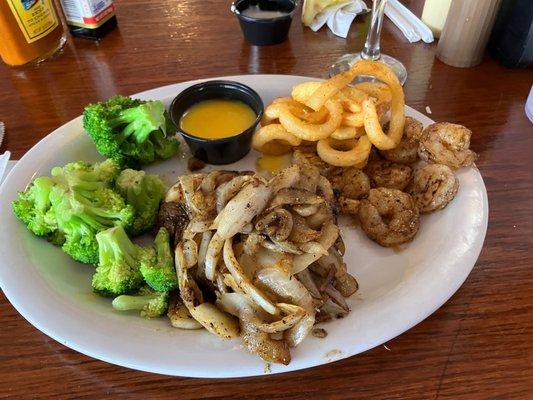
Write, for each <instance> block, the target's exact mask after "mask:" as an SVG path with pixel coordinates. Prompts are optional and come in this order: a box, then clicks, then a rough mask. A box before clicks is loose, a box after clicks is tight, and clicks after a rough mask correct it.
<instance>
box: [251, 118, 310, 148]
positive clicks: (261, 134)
mask: <svg viewBox="0 0 533 400" xmlns="http://www.w3.org/2000/svg"><path fill="white" fill-rule="evenodd" d="M301 142H302V140H301V139H300V138H297V137H296V136H294V135H293V134H291V133H289V132H287V130H286V129H285V128H284V127H283V126H282V125H281V124H270V125H266V126H262V127H261V128H259V129H258V130H257V131H256V132H255V133H254V135H253V137H252V147H253V148H254V149H255V150H257V151H260V152H261V153H264V154H270V155H281V154H284V153H287V152H289V151H290V149H291V146H299V145H300V143H301Z"/></svg>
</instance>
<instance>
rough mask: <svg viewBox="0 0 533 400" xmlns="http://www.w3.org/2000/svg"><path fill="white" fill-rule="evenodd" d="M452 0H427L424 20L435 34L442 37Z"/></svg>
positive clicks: (423, 15) (423, 11) (423, 13)
mask: <svg viewBox="0 0 533 400" xmlns="http://www.w3.org/2000/svg"><path fill="white" fill-rule="evenodd" d="M451 4H452V0H426V2H425V3H424V9H423V10H422V17H421V19H422V21H423V22H424V23H425V24H426V25H427V26H428V27H429V29H431V31H432V32H433V36H435V37H436V38H438V37H440V34H441V32H442V28H444V23H445V22H446V17H447V16H448V11H449V10H450V5H451Z"/></svg>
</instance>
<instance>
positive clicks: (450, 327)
mask: <svg viewBox="0 0 533 400" xmlns="http://www.w3.org/2000/svg"><path fill="white" fill-rule="evenodd" d="M421 3H422V2H421V1H406V4H407V5H408V6H411V8H412V9H413V10H415V12H416V13H417V14H418V15H420V11H421V6H422V4H421ZM116 5H117V14H118V19H119V29H117V30H115V31H114V32H113V33H111V34H110V35H109V36H107V37H106V38H105V39H104V40H102V41H101V42H99V43H96V42H91V41H86V40H82V39H70V40H69V41H68V44H67V45H66V47H65V49H64V50H63V51H62V53H61V54H59V55H58V56H56V57H55V59H53V60H51V61H48V62H45V63H43V64H41V65H39V66H36V67H30V68H25V69H10V68H8V67H6V66H5V65H0V93H1V96H0V120H2V121H4V122H5V123H6V128H7V129H6V133H7V137H6V140H5V141H4V143H3V145H2V147H1V148H0V153H2V152H3V151H5V150H10V151H12V153H13V156H14V158H16V159H17V158H20V157H22V156H23V155H24V153H25V152H26V151H27V150H28V149H29V148H31V147H32V146H33V145H34V144H35V143H36V142H37V141H38V140H39V139H40V138H42V137H44V136H45V135H47V134H48V133H49V132H51V131H52V130H53V129H55V128H57V127H58V126H60V125H62V124H64V123H65V122H67V121H69V120H70V119H72V118H74V117H76V116H77V115H79V114H80V113H81V111H82V109H83V106H84V105H85V104H87V103H88V102H90V101H96V100H102V99H105V98H107V97H108V96H111V95H113V94H116V93H123V94H131V93H135V92H139V91H142V90H146V89H150V88H154V87H158V86H161V85H166V84H170V83H175V82H180V81H186V80H190V79H197V78H202V77H215V76H221V75H234V74H253V73H276V74H297V75H309V76H317V77H321V76H324V74H325V72H326V70H327V67H328V65H330V64H331V63H332V62H333V61H334V60H335V59H336V58H337V57H338V56H340V55H342V54H344V53H346V52H353V51H358V50H360V49H361V48H362V45H363V42H364V38H365V34H366V30H367V27H368V17H358V18H357V19H356V21H355V23H354V24H353V25H352V28H351V31H350V34H349V37H348V38H347V39H346V40H345V39H341V38H338V37H335V36H333V35H332V34H331V33H330V32H329V31H327V30H325V29H323V30H321V31H320V32H318V33H314V32H312V31H311V30H309V29H307V28H305V29H304V28H303V27H302V26H301V24H300V22H299V19H298V18H297V19H296V20H295V21H294V24H293V26H292V28H291V32H290V38H289V41H287V42H285V43H283V44H280V45H277V46H272V47H265V48H257V47H251V46H250V45H248V44H247V43H246V42H245V41H244V40H243V37H242V35H241V32H240V29H239V26H238V23H237V21H236V19H235V18H234V17H233V16H232V15H231V14H230V12H229V2H228V1H220V0H204V1H199V0H172V1H165V0H128V1H126V0H121V1H116ZM382 49H383V50H384V51H385V52H386V53H388V54H390V55H393V56H396V57H397V58H399V59H401V60H402V61H403V62H404V63H405V65H406V67H407V70H408V73H409V78H408V80H407V83H406V85H405V92H406V99H407V103H408V104H409V105H411V106H412V107H414V108H415V109H417V110H419V111H421V112H425V109H426V106H429V107H430V108H431V110H432V114H431V115H430V117H432V118H433V119H435V120H441V121H452V122H456V123H459V124H464V125H466V126H468V127H469V128H471V129H472V131H473V137H472V148H473V149H474V150H476V151H477V152H478V153H479V154H480V158H479V161H478V163H477V165H478V167H479V169H480V170H481V173H482V175H483V178H484V180H485V184H486V185H487V189H488V194H489V203H490V221H489V228H488V233H487V238H486V241H485V245H484V248H483V251H482V252H481V256H480V258H479V260H478V262H477V264H476V266H475V268H474V270H473V271H472V273H471V275H470V276H469V277H468V279H467V280H466V282H465V283H464V285H463V286H462V287H461V289H460V290H459V291H458V292H457V293H456V294H455V295H454V296H453V297H452V298H451V299H450V300H449V301H448V302H447V303H446V304H445V305H444V306H442V307H441V308H440V309H439V310H438V311H436V312H435V313H434V314H433V315H432V316H430V317H429V318H428V319H426V320H425V321H423V322H422V323H420V324H418V325H417V326H415V327H414V328H412V329H410V330H409V331H408V332H406V333H404V334H402V335H401V336H399V337H397V338H396V339H394V340H392V341H390V342H388V343H387V344H386V347H385V346H380V347H377V348H375V349H373V350H371V351H367V352H366V353H363V354H360V355H358V356H355V357H351V358H349V359H346V360H342V361H338V362H335V363H332V364H328V365H324V366H321V367H316V368H312V369H308V370H304V371H299V372H293V373H289V374H284V375H272V376H269V375H265V376H262V377H256V378H248V379H230V380H210V379H188V378H174V377H167V376H161V375H155V374H148V373H143V372H138V371H132V370H129V369H126V368H122V367H117V366H114V365H110V364H107V363H104V362H101V361H98V360H95V359H92V358H89V357H86V356H84V355H82V354H79V353H76V352H74V351H72V350H70V349H68V348H66V347H64V346H62V345H61V344H59V343H57V342H55V341H54V340H52V339H50V338H48V337H47V336H45V335H44V334H42V333H41V332H39V331H37V330H36V329H35V328H33V327H32V326H31V325H30V324H29V323H28V322H26V321H25V320H24V319H23V318H22V317H21V316H20V315H19V314H18V313H17V312H16V311H15V309H14V308H13V307H12V306H11V305H10V304H9V302H8V301H7V300H6V298H5V296H4V295H3V294H1V295H0V324H1V325H0V397H6V398H15V399H23V398H54V399H64V398H73V399H85V398H87V399H96V398H115V399H116V398H148V399H155V398H169V399H197V398H204V399H226V398H228V399H229V398H246V399H284V400H288V399H356V398H357V399H360V398H361V399H362V398H372V399H527V398H529V399H532V398H533V365H532V364H533V355H532V343H533V301H532V298H533V297H532V294H533V257H532V256H533V254H532V245H533V240H532V238H533V167H532V157H533V156H532V154H533V125H532V124H531V122H529V120H528V119H527V118H526V116H525V113H524V104H525V100H526V97H527V94H528V92H529V90H530V88H531V85H532V84H533V72H532V70H509V69H505V68H504V67H502V66H500V65H499V64H498V63H497V62H495V61H494V60H492V59H491V58H490V57H489V56H487V57H486V59H485V60H484V61H483V62H482V64H481V65H479V66H477V67H474V68H470V69H458V68H452V67H449V66H447V65H445V64H443V63H442V62H440V61H438V60H437V59H436V58H435V50H436V45H435V44H424V43H416V44H410V43H408V42H407V41H406V39H405V38H404V37H403V36H402V34H401V33H400V31H399V30H397V29H396V28H395V27H394V26H393V25H392V24H391V23H390V21H386V22H385V24H384V29H383V37H382ZM0 229H1V228H0ZM0 260H1V256H0ZM0 262H1V261H0ZM23 284H24V283H23V282H21V285H23Z"/></svg>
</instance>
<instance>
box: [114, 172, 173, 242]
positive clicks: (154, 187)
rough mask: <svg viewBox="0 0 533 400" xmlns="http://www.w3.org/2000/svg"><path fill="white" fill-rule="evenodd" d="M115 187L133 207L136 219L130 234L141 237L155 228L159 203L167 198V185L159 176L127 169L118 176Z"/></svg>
mask: <svg viewBox="0 0 533 400" xmlns="http://www.w3.org/2000/svg"><path fill="white" fill-rule="evenodd" d="M115 185H116V186H115V187H116V189H117V190H118V192H119V193H120V194H121V195H122V196H123V197H124V198H125V199H126V202H127V204H129V205H131V206H133V209H134V210H135V219H134V221H133V225H132V228H131V230H130V233H131V234H133V235H140V234H141V233H144V232H146V231H148V230H150V229H152V228H153V226H154V225H155V223H156V221H157V213H158V211H159V203H160V202H161V200H163V197H164V196H165V190H166V187H165V184H164V183H163V181H162V180H161V178H160V177H159V176H157V175H146V173H145V172H144V171H136V170H133V169H125V170H124V171H122V172H121V173H120V175H119V176H118V178H117V180H116V183H115Z"/></svg>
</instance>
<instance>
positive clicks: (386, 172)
mask: <svg viewBox="0 0 533 400" xmlns="http://www.w3.org/2000/svg"><path fill="white" fill-rule="evenodd" d="M365 172H366V173H367V174H368V178H369V179H370V185H371V186H372V187H374V188H375V187H384V188H389V189H398V190H403V189H405V188H406V187H407V185H408V184H409V182H410V181H411V178H412V176H413V171H412V169H411V167H410V166H408V165H404V164H398V163H394V162H392V161H387V160H375V161H372V162H371V163H369V164H368V165H367V166H366V167H365Z"/></svg>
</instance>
